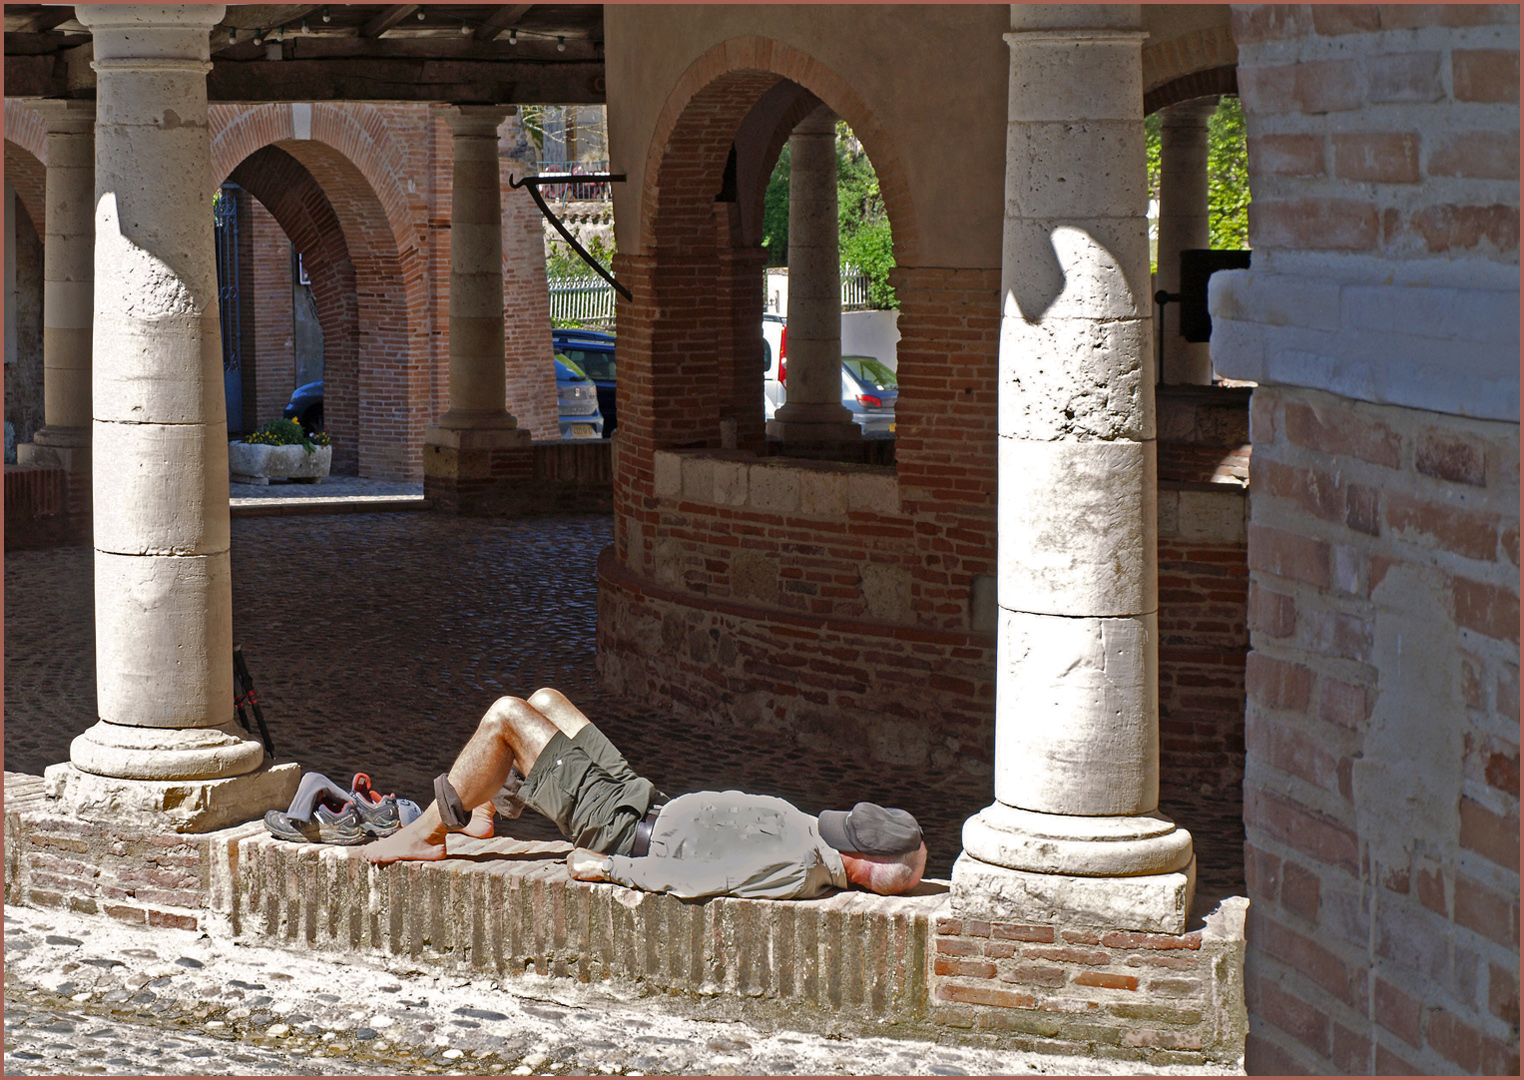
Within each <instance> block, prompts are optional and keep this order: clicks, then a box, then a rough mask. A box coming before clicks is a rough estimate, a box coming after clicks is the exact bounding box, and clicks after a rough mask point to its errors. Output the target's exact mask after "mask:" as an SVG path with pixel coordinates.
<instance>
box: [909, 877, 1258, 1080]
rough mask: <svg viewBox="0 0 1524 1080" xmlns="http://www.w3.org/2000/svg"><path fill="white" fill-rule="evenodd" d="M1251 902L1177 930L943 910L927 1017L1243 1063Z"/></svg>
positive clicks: (1098, 1049) (1027, 1046)
mask: <svg viewBox="0 0 1524 1080" xmlns="http://www.w3.org/2000/svg"><path fill="white" fill-rule="evenodd" d="M1247 908H1248V902H1247V901H1246V900H1244V899H1243V898H1241V897H1232V898H1230V899H1228V900H1226V901H1224V902H1223V904H1222V906H1221V907H1219V908H1218V909H1217V911H1215V912H1214V913H1212V914H1211V915H1209V916H1208V917H1207V918H1206V919H1205V925H1204V926H1203V927H1202V928H1200V929H1197V930H1193V931H1191V932H1190V933H1187V934H1178V935H1176V934H1142V933H1136V932H1133V931H1122V930H1116V931H1111V932H1105V931H1100V932H1097V931H1094V930H1067V929H1064V928H1063V927H1062V926H1051V925H1035V926H1034V925H1025V924H1019V923H1007V922H984V921H975V920H969V919H952V918H939V919H938V920H937V925H936V930H935V934H934V936H933V967H932V980H931V989H932V1000H931V1013H932V1019H933V1020H935V1021H936V1022H937V1023H938V1024H942V1025H946V1026H948V1027H960V1028H967V1029H972V1030H975V1031H982V1032H991V1033H996V1032H998V1033H1000V1034H1002V1035H1004V1036H1007V1037H1008V1039H1009V1044H1010V1045H1012V1046H1014V1047H1017V1048H1019V1049H1023V1050H1036V1051H1044V1052H1051V1053H1061V1054H1073V1053H1080V1054H1090V1055H1094V1056H1096V1057H1113V1058H1123V1059H1130V1060H1146V1061H1148V1062H1150V1063H1152V1064H1160V1065H1163V1064H1199V1063H1203V1062H1217V1063H1221V1064H1223V1065H1227V1066H1238V1067H1240V1068H1241V1067H1242V1063H1243V1047H1244V1037H1245V1034H1246V1032H1247V1029H1248V1014H1247V1010H1246V1009H1245V1007H1244V993H1243V952H1244V914H1245V911H1246V910H1247Z"/></svg>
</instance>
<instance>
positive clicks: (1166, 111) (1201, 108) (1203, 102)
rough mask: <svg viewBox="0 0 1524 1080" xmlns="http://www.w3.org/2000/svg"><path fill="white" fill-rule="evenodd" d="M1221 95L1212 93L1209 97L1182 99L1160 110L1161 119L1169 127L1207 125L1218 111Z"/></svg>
mask: <svg viewBox="0 0 1524 1080" xmlns="http://www.w3.org/2000/svg"><path fill="white" fill-rule="evenodd" d="M1219 100H1221V99H1220V97H1219V95H1217V94H1212V95H1211V96H1209V97H1200V98H1192V99H1191V100H1190V101H1181V102H1178V103H1177V104H1174V105H1169V106H1166V107H1165V108H1163V109H1160V110H1159V121H1160V123H1161V124H1162V125H1163V126H1164V127H1167V128H1173V127H1184V128H1196V127H1205V126H1206V124H1207V122H1208V121H1209V120H1211V119H1212V115H1213V114H1214V113H1216V112H1217V104H1218V102H1219Z"/></svg>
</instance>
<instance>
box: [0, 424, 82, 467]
mask: <svg viewBox="0 0 1524 1080" xmlns="http://www.w3.org/2000/svg"><path fill="white" fill-rule="evenodd" d="M37 434H38V435H41V434H42V433H41V432H38V433H37ZM16 462H17V464H20V465H41V466H44V467H45V468H50V469H62V470H63V471H64V472H66V473H68V474H70V475H71V476H77V475H79V474H82V473H89V471H90V444H89V443H88V442H86V443H85V444H84V445H83V446H59V445H53V444H49V443H44V442H40V441H39V442H29V443H17V444H16Z"/></svg>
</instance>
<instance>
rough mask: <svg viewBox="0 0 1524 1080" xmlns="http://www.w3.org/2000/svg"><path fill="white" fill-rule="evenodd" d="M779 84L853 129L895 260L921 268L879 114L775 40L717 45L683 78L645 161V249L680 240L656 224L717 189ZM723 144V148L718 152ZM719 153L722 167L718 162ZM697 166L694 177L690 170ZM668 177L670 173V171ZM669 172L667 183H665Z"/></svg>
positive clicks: (908, 203)
mask: <svg viewBox="0 0 1524 1080" xmlns="http://www.w3.org/2000/svg"><path fill="white" fill-rule="evenodd" d="M780 79H789V80H792V81H793V82H796V83H798V84H799V85H800V86H802V87H804V88H805V89H806V90H808V91H810V92H811V93H813V94H814V95H815V96H816V97H818V98H819V99H820V100H821V101H822V102H824V103H825V104H827V105H829V106H830V107H831V108H832V109H834V110H835V112H836V114H837V115H838V116H840V117H841V118H842V119H843V120H845V121H846V122H847V124H848V125H849V126H850V127H851V128H852V131H853V133H854V134H855V135H856V136H857V138H858V140H859V141H860V142H861V143H862V144H863V149H864V150H866V151H867V154H868V159H869V160H870V161H871V162H873V168H874V171H875V172H876V173H877V174H878V182H879V191H880V193H881V194H882V196H883V199H884V209H885V210H886V211H887V213H888V215H889V224H890V228H891V230H892V232H893V236H894V249H895V253H896V259H897V261H899V262H901V263H902V265H916V264H917V263H918V262H919V246H920V245H919V233H918V231H917V226H916V213H915V205H914V201H913V199H912V198H911V194H910V185H909V183H908V181H907V180H906V179H905V171H904V168H903V167H902V165H901V164H900V158H899V154H898V153H897V152H896V150H895V147H894V143H893V140H892V139H891V138H890V136H889V134H888V132H887V131H885V129H884V127H883V125H882V124H881V123H880V121H879V120H878V118H877V116H876V115H875V114H874V112H873V110H872V109H871V108H870V107H869V106H868V104H867V102H865V101H864V100H863V98H862V97H861V95H859V94H858V93H857V91H855V90H854V89H853V88H852V87H851V85H850V84H848V83H847V81H846V80H845V79H843V78H842V77H841V76H840V75H838V74H836V72H834V71H833V70H831V69H830V68H829V67H827V66H826V65H825V64H823V63H821V62H820V61H819V60H817V59H815V58H814V57H813V56H811V55H810V54H808V53H806V52H804V51H803V50H800V49H796V48H794V47H793V46H791V45H786V44H784V43H783V42H781V41H774V40H772V39H771V38H764V37H756V36H748V37H739V38H732V39H730V40H729V41H724V42H721V43H719V44H718V45H715V46H714V47H712V48H711V49H709V50H708V51H707V52H705V53H704V54H703V55H702V56H700V57H699V58H698V59H697V60H695V61H694V62H693V63H692V64H691V65H689V67H688V70H687V71H685V72H684V73H683V75H682V77H681V78H679V79H678V81H677V85H676V86H675V87H674V88H673V90H672V92H671V94H669V95H668V97H667V101H666V104H665V105H664V106H663V108H662V112H661V115H660V116H659V117H658V118H657V121H656V127H655V131H654V132H653V135H652V139H651V150H650V153H649V154H648V156H647V160H646V172H645V176H646V183H645V192H644V199H645V202H644V205H643V206H642V213H641V232H640V242H639V250H640V252H642V253H649V252H650V251H652V250H653V249H654V248H655V247H656V246H658V245H660V244H662V243H664V242H669V241H670V240H675V239H676V238H677V237H676V231H675V230H674V229H673V225H674V224H676V223H675V222H672V221H664V222H663V224H662V225H661V226H658V225H657V224H656V222H657V220H658V217H659V216H664V215H663V214H662V212H663V209H664V208H665V207H668V206H669V205H670V203H669V200H675V199H677V198H679V197H680V195H679V194H678V192H679V190H680V189H682V188H685V187H686V188H690V189H691V188H694V187H698V188H705V187H707V188H708V189H709V195H710V197H711V199H712V196H713V193H714V192H716V191H718V190H719V179H720V175H721V171H723V169H724V167H725V160H726V157H727V156H728V155H729V152H730V140H731V139H732V138H733V137H734V133H735V130H736V128H737V127H738V126H739V125H740V123H741V120H742V119H743V118H744V117H745V115H746V113H747V112H748V111H749V110H750V109H751V107H752V106H753V105H754V104H755V103H756V101H757V99H758V98H760V97H761V96H762V94H763V93H765V92H766V91H767V90H768V89H770V88H771V87H772V86H773V85H775V84H776V83H777V82H778V81H779V80H780ZM716 144H722V145H716ZM716 153H718V158H719V160H718V165H717V166H716V165H715V162H714V160H713V158H714V156H715V154H716ZM695 167H697V168H698V169H699V170H700V172H699V173H698V174H697V175H695V174H693V173H692V172H691V171H690V170H693V169H694V168H695ZM667 170H671V171H670V172H667ZM664 172H666V173H667V176H668V182H667V183H663V182H662V177H663V174H664Z"/></svg>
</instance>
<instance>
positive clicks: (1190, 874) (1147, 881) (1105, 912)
mask: <svg viewBox="0 0 1524 1080" xmlns="http://www.w3.org/2000/svg"><path fill="white" fill-rule="evenodd" d="M1195 891H1196V858H1195V856H1194V855H1193V856H1192V857H1191V860H1190V862H1189V863H1188V864H1187V865H1186V866H1185V868H1184V869H1183V870H1178V871H1175V872H1173V873H1167V874H1141V875H1137V876H1134V877H1080V876H1077V875H1071V874H1043V873H1037V872H1034V871H1031V870H1012V869H1010V868H1009V867H1004V866H993V865H991V864H989V863H986V862H980V861H979V860H978V859H976V858H974V857H973V856H972V855H969V854H968V853H967V852H964V853H963V854H962V855H959V856H958V861H957V862H955V863H954V864H953V872H952V910H953V913H954V914H955V915H957V916H958V917H960V918H975V919H997V920H1003V921H1007V922H1021V923H1052V924H1062V925H1064V926H1073V927H1077V928H1085V929H1095V930H1137V931H1142V932H1145V933H1154V934H1183V933H1184V932H1185V924H1186V919H1187V918H1188V917H1189V915H1190V911H1191V900H1192V899H1193V897H1194V895H1195Z"/></svg>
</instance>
